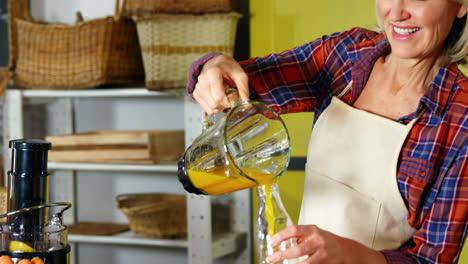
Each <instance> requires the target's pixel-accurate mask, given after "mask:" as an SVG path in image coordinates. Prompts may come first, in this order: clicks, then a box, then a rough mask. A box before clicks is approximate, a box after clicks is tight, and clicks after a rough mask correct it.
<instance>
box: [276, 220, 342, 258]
mask: <svg viewBox="0 0 468 264" xmlns="http://www.w3.org/2000/svg"><path fill="white" fill-rule="evenodd" d="M290 239H295V240H296V242H297V244H296V245H293V246H292V247H290V248H288V249H287V250H285V251H278V252H275V253H274V254H272V255H270V256H268V258H267V261H268V263H278V262H281V261H282V260H285V259H298V258H299V257H301V256H306V257H304V258H301V260H302V261H301V262H299V263H301V264H302V263H304V264H305V263H321V264H331V263H333V264H335V263H336V264H338V263H340V264H342V263H344V259H345V257H344V256H345V253H344V252H343V250H342V248H341V245H340V242H339V240H340V239H342V238H340V237H338V236H337V235H334V234H332V233H330V232H327V231H325V230H322V229H320V228H318V227H317V226H315V225H294V226H290V227H287V228H286V229H284V230H282V231H281V232H279V233H277V234H276V235H274V236H273V238H272V242H271V244H272V246H273V247H276V246H278V245H280V244H281V242H282V241H287V240H290Z"/></svg>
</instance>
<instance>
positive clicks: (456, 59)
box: [375, 0, 468, 66]
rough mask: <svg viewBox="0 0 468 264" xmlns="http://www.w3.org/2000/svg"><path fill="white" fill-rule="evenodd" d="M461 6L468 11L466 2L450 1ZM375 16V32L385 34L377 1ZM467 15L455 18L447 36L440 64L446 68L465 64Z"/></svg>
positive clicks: (467, 37)
mask: <svg viewBox="0 0 468 264" xmlns="http://www.w3.org/2000/svg"><path fill="white" fill-rule="evenodd" d="M450 1H454V2H456V3H459V4H461V5H464V6H465V7H466V8H467V9H468V0H450ZM375 3H376V4H375V14H376V18H377V25H378V26H377V31H379V32H383V33H384V32H385V31H384V27H383V19H382V17H380V15H379V12H378V10H377V1H375ZM466 20H467V15H466V14H465V16H463V17H462V18H455V21H454V22H453V25H452V29H451V30H450V33H449V35H448V36H447V39H446V43H445V47H444V50H443V53H442V60H441V63H442V65H443V66H447V65H449V64H452V63H457V64H462V65H464V64H467V63H468V62H467V60H466V56H467V55H468V26H467V23H466V22H467V21H466Z"/></svg>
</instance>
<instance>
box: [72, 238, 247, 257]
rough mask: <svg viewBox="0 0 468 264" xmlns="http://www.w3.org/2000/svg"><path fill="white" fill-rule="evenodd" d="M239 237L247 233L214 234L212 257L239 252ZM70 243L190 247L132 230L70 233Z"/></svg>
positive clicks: (178, 241)
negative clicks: (84, 233) (106, 234)
mask: <svg viewBox="0 0 468 264" xmlns="http://www.w3.org/2000/svg"><path fill="white" fill-rule="evenodd" d="M239 237H245V233H224V234H215V235H213V241H212V246H211V250H212V257H213V259H217V258H221V257H223V256H226V255H229V254H232V253H234V252H237V251H238V250H239V249H240V248H239V247H241V245H239V243H238V241H239ZM244 240H245V239H244ZM68 242H70V243H90V244H105V245H133V246H153V247H169V248H188V241H187V240H186V239H180V240H179V239H157V238H151V237H147V236H144V235H140V234H136V233H134V232H132V231H127V232H123V233H120V234H117V235H113V236H91V235H75V234H69V235H68Z"/></svg>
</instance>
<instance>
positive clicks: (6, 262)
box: [0, 255, 13, 264]
mask: <svg viewBox="0 0 468 264" xmlns="http://www.w3.org/2000/svg"><path fill="white" fill-rule="evenodd" d="M0 264H13V261H12V260H11V258H10V257H9V256H6V255H5V256H1V257H0Z"/></svg>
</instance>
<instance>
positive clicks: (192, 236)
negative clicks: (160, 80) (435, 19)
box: [3, 87, 252, 264]
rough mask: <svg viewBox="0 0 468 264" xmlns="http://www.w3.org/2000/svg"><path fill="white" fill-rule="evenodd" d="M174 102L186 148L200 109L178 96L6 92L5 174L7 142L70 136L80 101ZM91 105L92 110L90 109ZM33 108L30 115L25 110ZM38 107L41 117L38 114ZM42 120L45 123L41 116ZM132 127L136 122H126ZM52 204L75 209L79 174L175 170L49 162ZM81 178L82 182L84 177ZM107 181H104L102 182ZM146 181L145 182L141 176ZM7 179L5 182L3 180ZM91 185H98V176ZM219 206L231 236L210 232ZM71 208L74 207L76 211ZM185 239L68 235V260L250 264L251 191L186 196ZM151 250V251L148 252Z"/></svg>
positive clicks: (72, 216) (172, 166)
mask: <svg viewBox="0 0 468 264" xmlns="http://www.w3.org/2000/svg"><path fill="white" fill-rule="evenodd" d="M96 98H99V99H103V100H124V101H126V100H137V101H136V102H138V100H140V99H141V100H148V99H151V100H154V101H155V102H158V101H160V100H166V99H170V100H174V99H176V100H178V101H180V103H181V104H180V105H181V106H182V105H183V107H184V111H183V115H184V117H182V116H180V117H178V118H183V120H184V121H183V125H184V130H185V135H186V146H188V145H190V143H191V142H192V141H193V140H194V139H195V137H196V136H198V135H199V134H200V131H201V123H202V122H201V118H202V115H203V113H202V112H201V109H200V108H199V106H198V105H197V104H195V103H192V102H190V101H189V100H187V99H186V98H184V96H183V93H181V92H171V93H169V92H155V91H148V90H146V89H144V88H124V89H93V90H67V91H55V90H54V91H51V90H19V89H13V87H11V88H9V89H7V91H6V94H5V102H4V109H3V118H4V120H3V130H4V131H3V137H4V142H5V143H6V144H4V149H3V154H4V164H3V166H4V168H6V171H7V170H8V168H10V166H11V164H10V163H11V157H10V155H11V151H10V149H9V148H8V144H7V143H8V142H9V140H11V139H17V138H25V137H31V136H32V137H38V136H45V135H60V134H70V133H74V132H75V126H76V122H77V121H76V119H77V117H76V115H77V112H79V110H80V109H77V108H76V107H75V104H76V102H77V101H79V100H82V99H84V100H88V99H90V100H94V99H96ZM90 105H91V104H90ZM28 106H32V107H33V109H32V111H31V109H29V110H28V109H27V107H28ZM37 107H39V108H40V109H41V111H37V109H36V108H37ZM163 114H166V113H163ZM44 115H46V117H45V116H44ZM129 121H135V120H129ZM48 166H49V171H51V172H52V174H51V177H50V189H51V195H50V196H51V201H68V202H71V203H72V204H74V205H76V204H77V203H78V202H79V201H77V192H76V190H77V186H76V182H77V178H78V176H79V177H81V175H77V174H78V172H80V173H81V172H83V173H84V172H86V173H87V174H93V173H95V174H99V173H109V172H118V173H120V174H122V173H137V174H140V173H141V174H145V175H147V176H148V175H150V177H151V178H152V179H154V178H153V177H155V178H156V180H157V177H159V176H158V174H165V175H174V176H175V174H176V172H177V164H176V163H175V162H172V163H164V164H155V165H134V164H98V163H61V162H49V164H48ZM83 177H86V175H84V176H83ZM103 177H106V176H103ZM145 177H146V176H145ZM5 179H7V178H5ZM92 179H96V180H97V179H99V176H96V178H92ZM214 200H216V201H221V202H224V203H225V204H228V205H229V211H230V230H229V232H228V233H220V234H217V233H214V232H212V223H211V221H212V220H211V219H212V218H211V215H212V212H211V204H212V202H213V201H214ZM75 208H76V207H75ZM187 208H188V209H187V218H188V236H187V239H182V240H181V239H174V240H172V239H171V240H166V239H155V238H150V237H146V236H143V235H139V234H135V233H133V232H131V231H128V232H123V233H120V234H118V235H114V236H88V235H69V237H68V239H69V242H71V243H72V254H71V260H72V263H74V258H75V257H74V255H76V254H77V252H76V249H74V248H76V246H75V245H78V244H100V245H118V246H129V247H144V248H148V247H149V248H154V247H156V248H168V249H169V248H173V249H177V248H179V249H186V258H187V263H189V264H207V263H233V264H241V263H243V264H248V263H252V257H251V254H252V252H251V239H250V237H251V224H250V222H251V215H250V211H251V208H250V191H241V192H236V193H233V194H230V195H227V196H223V197H209V196H197V195H193V194H187ZM77 211H78V210H77V209H75V210H72V211H71V212H67V213H66V214H64V222H65V223H68V224H71V223H75V222H76V221H77V219H78V218H79V217H78V214H77ZM148 250H151V249H148Z"/></svg>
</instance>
